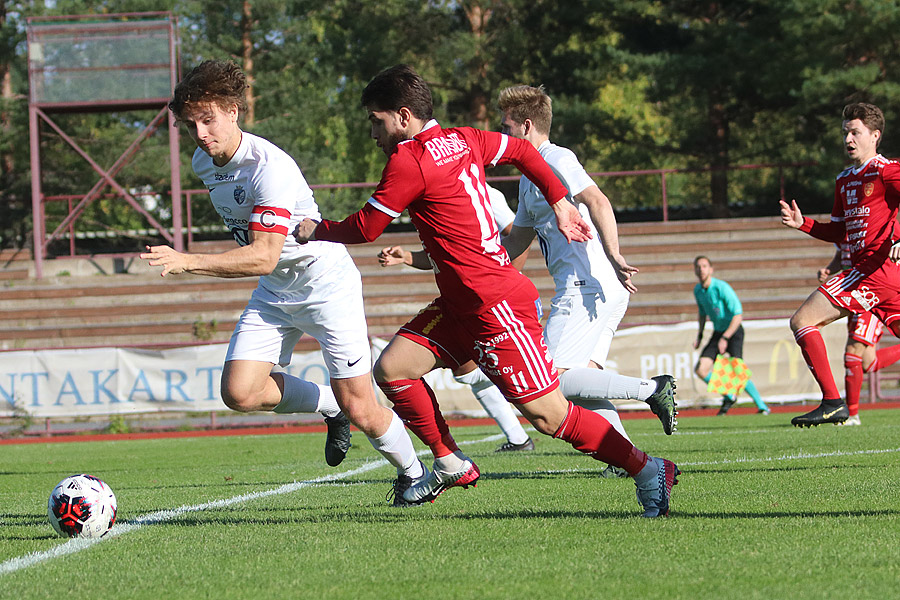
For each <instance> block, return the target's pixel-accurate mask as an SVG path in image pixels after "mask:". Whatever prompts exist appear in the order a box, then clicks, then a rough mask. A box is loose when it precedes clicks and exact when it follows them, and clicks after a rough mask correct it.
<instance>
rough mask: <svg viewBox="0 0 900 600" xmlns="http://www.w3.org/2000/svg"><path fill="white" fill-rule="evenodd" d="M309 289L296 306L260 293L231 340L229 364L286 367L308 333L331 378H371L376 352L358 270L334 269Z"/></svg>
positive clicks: (253, 298) (261, 291) (245, 310)
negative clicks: (367, 376) (250, 362)
mask: <svg viewBox="0 0 900 600" xmlns="http://www.w3.org/2000/svg"><path fill="white" fill-rule="evenodd" d="M347 260H348V261H350V258H349V256H348V258H347ZM350 265H351V266H352V261H350ZM342 266H343V265H342ZM307 287H308V288H312V292H311V293H308V294H304V295H305V296H306V298H305V299H303V300H297V301H286V300H284V299H282V298H279V297H278V296H276V295H275V294H273V293H272V292H270V291H268V290H266V289H265V288H262V287H258V288H256V290H255V291H254V292H253V295H252V296H251V297H250V302H249V303H248V304H247V308H245V309H244V312H243V314H242V315H241V318H240V319H239V320H238V323H237V325H236V326H235V328H234V333H232V335H231V342H230V343H229V345H228V352H227V354H226V355H225V361H226V362H227V361H229V360H255V361H262V362H270V363H272V364H278V365H281V366H287V365H288V364H290V362H291V355H292V354H293V352H294V346H296V345H297V342H298V341H300V337H301V336H302V335H303V334H304V333H306V334H308V335H310V336H312V337H313V338H315V339H316V341H317V342H319V346H320V347H321V349H322V356H323V358H324V359H325V366H326V367H327V368H328V374H329V376H330V377H331V378H333V379H347V378H350V377H356V376H358V375H365V374H367V373H369V372H370V371H371V369H372V350H371V346H370V344H369V336H368V329H367V326H366V315H365V311H364V310H363V299H362V279H361V277H360V275H359V271H358V270H357V269H356V267H355V266H352V268H334V269H331V270H330V271H329V272H328V273H326V274H322V275H321V276H320V277H317V278H316V279H314V280H312V281H311V282H309V284H308V285H307ZM307 291H309V290H307Z"/></svg>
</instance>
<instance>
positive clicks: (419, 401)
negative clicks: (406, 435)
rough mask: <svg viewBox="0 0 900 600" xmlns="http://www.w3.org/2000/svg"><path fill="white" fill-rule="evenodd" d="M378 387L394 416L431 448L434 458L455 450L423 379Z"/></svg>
mask: <svg viewBox="0 0 900 600" xmlns="http://www.w3.org/2000/svg"><path fill="white" fill-rule="evenodd" d="M378 387H379V388H381V391H382V392H384V395H385V396H387V398H388V400H390V401H391V402H393V403H394V412H396V413H397V415H398V416H399V417H400V418H401V419H402V420H403V422H404V423H406V426H407V427H409V428H410V429H411V430H412V432H413V433H415V434H416V437H418V438H419V439H420V440H422V443H424V444H425V445H427V446H428V447H429V448H431V452H432V454H434V456H435V458H438V457H440V456H447V455H448V454H453V453H454V452H455V451H457V450H459V446H457V445H456V441H455V440H454V439H453V436H452V435H450V428H449V427H447V422H446V421H445V420H444V415H442V414H441V411H440V409H439V408H438V403H437V398H435V396H434V392H433V391H432V389H431V388H430V387H428V384H427V383H425V380H424V379H398V380H396V381H389V382H379V383H378Z"/></svg>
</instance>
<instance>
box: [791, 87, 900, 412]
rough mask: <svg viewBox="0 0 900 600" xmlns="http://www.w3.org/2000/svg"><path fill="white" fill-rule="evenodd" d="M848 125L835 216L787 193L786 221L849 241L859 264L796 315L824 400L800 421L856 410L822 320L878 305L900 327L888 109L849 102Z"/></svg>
mask: <svg viewBox="0 0 900 600" xmlns="http://www.w3.org/2000/svg"><path fill="white" fill-rule="evenodd" d="M842 130H843V133H844V146H845V148H846V150H847V155H848V156H849V157H850V160H851V161H852V162H853V166H852V167H850V168H848V169H846V170H845V171H843V172H841V173H840V175H838V177H837V180H836V182H835V190H834V208H833V209H832V211H831V222H830V223H819V222H817V221H814V220H812V219H810V218H809V217H804V216H803V214H802V213H801V212H800V209H799V208H798V206H797V201H796V200H794V201H792V203H791V205H790V206H788V204H787V203H786V202H785V201H784V200H782V201H781V222H782V223H783V224H784V225H786V226H787V227H792V228H794V229H799V230H801V231H803V232H805V233H808V234H809V235H811V236H813V237H816V238H818V239H821V240H825V241H829V242H834V243H836V244H842V243H846V244H847V245H848V249H849V252H850V264H851V268H850V269H849V270H846V271H842V272H840V273H838V274H837V275H835V276H834V277H832V278H830V279H829V280H828V281H826V282H825V283H823V284H822V285H821V286H819V288H818V289H817V290H816V291H815V292H813V293H812V295H810V297H809V298H807V299H806V301H804V302H803V304H802V305H801V306H800V308H799V309H797V312H796V313H794V316H793V317H791V330H792V331H793V332H794V338H795V339H796V340H797V344H798V345H799V346H800V350H801V351H802V353H803V358H804V359H805V360H806V364H808V365H809V368H810V370H811V371H812V374H813V377H815V378H816V381H817V382H818V384H819V387H820V388H821V389H822V403H821V405H819V406H818V407H816V408H815V409H814V410H812V411H810V412H808V413H806V414H804V415H800V416H799V417H794V418H793V419H792V420H791V423H792V424H793V425H795V426H798V427H809V426H811V425H819V424H822V423H843V422H844V421H846V420H847V417H848V416H849V411H848V409H847V405H846V403H844V401H843V400H841V397H840V394H839V393H838V390H837V386H836V385H835V382H834V376H833V375H832V373H831V367H830V366H829V364H828V356H827V353H826V351H825V343H824V341H823V340H822V335H821V334H820V333H819V329H820V328H821V327H823V326H825V325H827V324H828V323H831V322H832V321H835V320H837V319H839V318H841V317H846V316H848V315H851V314H862V313H865V312H866V311H871V312H872V313H873V314H874V315H875V316H876V317H878V319H880V320H881V322H882V323H884V324H885V325H886V326H887V327H888V328H890V329H891V331H893V332H894V334H895V335H900V265H898V264H897V261H898V260H900V244H897V243H896V240H895V239H894V238H893V232H894V220H895V219H896V217H897V209H898V206H900V164H898V163H897V162H895V161H891V160H887V159H886V158H884V157H883V156H881V155H880V154H878V144H879V143H880V142H881V136H882V131H883V130H884V115H883V114H882V112H881V110H880V109H879V108H878V107H877V106H874V105H872V104H865V103H856V104H850V105H847V106H845V107H844V112H843V125H842Z"/></svg>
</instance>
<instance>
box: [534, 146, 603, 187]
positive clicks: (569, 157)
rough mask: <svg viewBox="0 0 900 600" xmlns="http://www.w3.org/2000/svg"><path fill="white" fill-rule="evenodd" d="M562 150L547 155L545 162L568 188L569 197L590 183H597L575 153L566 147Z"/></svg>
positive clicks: (589, 185)
mask: <svg viewBox="0 0 900 600" xmlns="http://www.w3.org/2000/svg"><path fill="white" fill-rule="evenodd" d="M564 150H565V151H562V152H554V153H552V154H551V155H550V156H547V157H546V159H547V163H548V164H549V165H550V167H551V168H552V169H553V171H554V172H555V173H556V176H557V177H559V179H560V181H562V183H563V185H565V186H566V188H567V189H568V190H569V195H570V196H571V197H574V196H577V195H578V194H580V193H581V192H583V191H584V190H586V189H587V188H589V187H591V186H592V185H597V184H596V183H594V180H593V179H591V176H590V175H588V174H587V171H585V170H584V167H583V166H581V163H580V162H578V158H576V157H575V154H574V153H573V152H572V151H571V150H568V149H564Z"/></svg>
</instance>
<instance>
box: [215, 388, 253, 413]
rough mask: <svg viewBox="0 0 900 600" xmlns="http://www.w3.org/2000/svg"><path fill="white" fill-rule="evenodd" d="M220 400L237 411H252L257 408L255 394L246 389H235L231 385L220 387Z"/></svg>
mask: <svg viewBox="0 0 900 600" xmlns="http://www.w3.org/2000/svg"><path fill="white" fill-rule="evenodd" d="M222 402H224V403H225V406H227V407H228V408H230V409H231V410H236V411H238V412H252V411H254V410H259V401H258V399H257V398H256V396H255V395H253V394H252V393H250V392H249V390H246V389H237V388H234V387H232V386H223V387H222Z"/></svg>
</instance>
